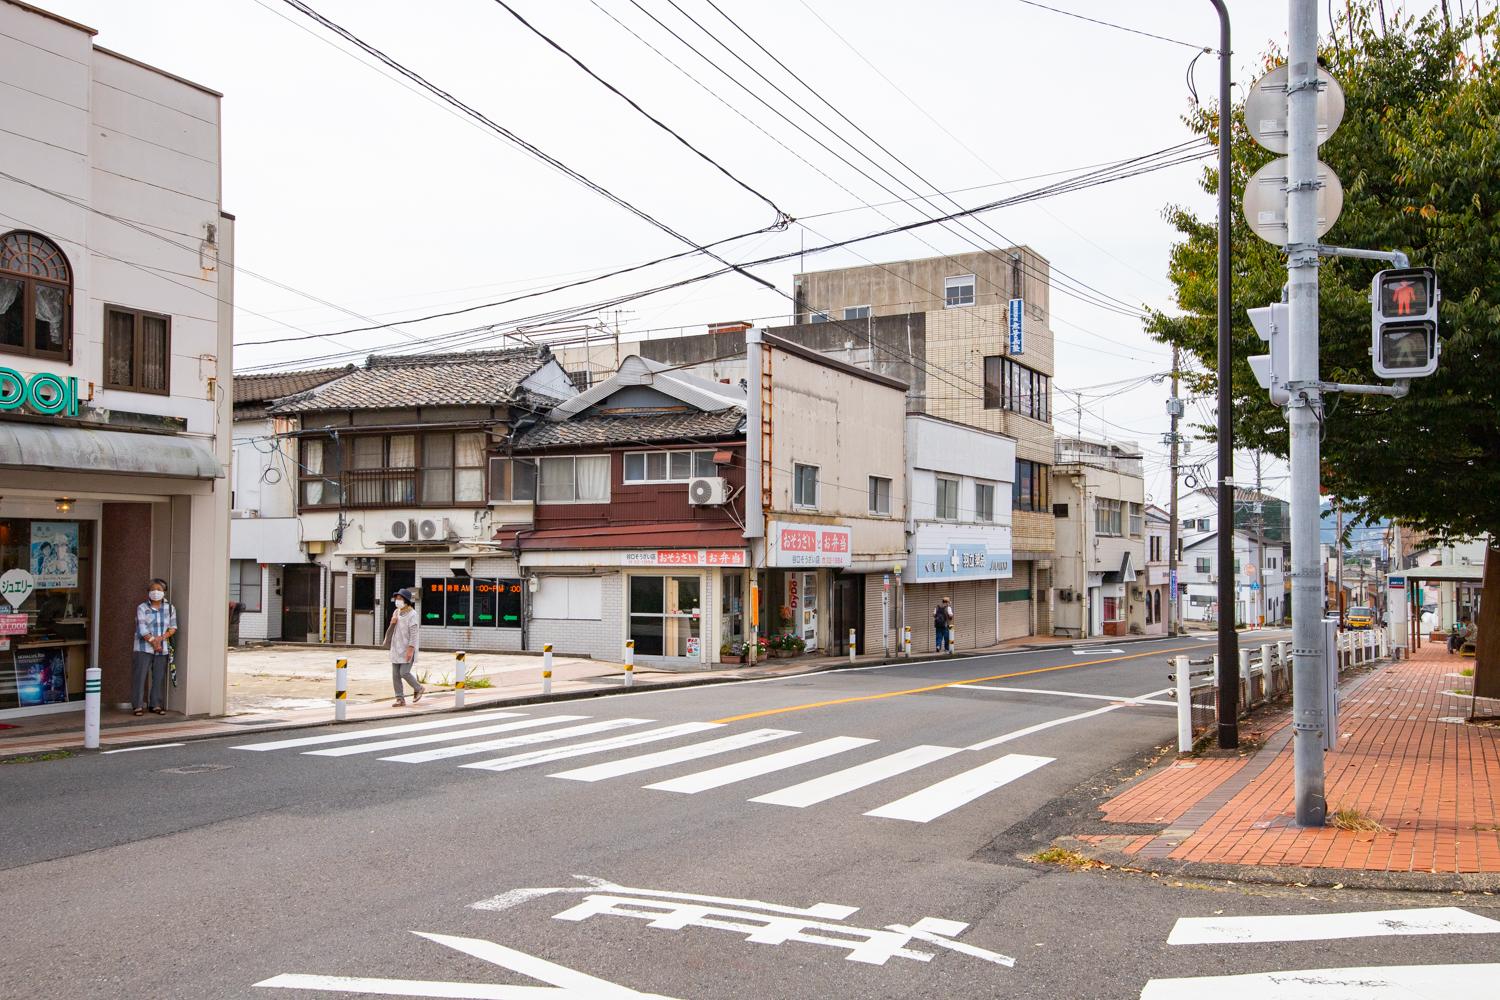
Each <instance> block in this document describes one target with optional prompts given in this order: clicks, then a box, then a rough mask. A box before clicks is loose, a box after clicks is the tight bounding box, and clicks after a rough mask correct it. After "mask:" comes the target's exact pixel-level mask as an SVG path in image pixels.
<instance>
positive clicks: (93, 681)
mask: <svg viewBox="0 0 1500 1000" xmlns="http://www.w3.org/2000/svg"><path fill="white" fill-rule="evenodd" d="M103 687H104V671H103V670H100V669H99V668H98V667H89V668H88V669H87V670H85V671H84V672H83V748H84V749H85V750H98V749H99V697H100V695H99V692H100V689H102V688H103Z"/></svg>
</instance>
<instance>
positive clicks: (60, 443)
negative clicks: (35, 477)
mask: <svg viewBox="0 0 1500 1000" xmlns="http://www.w3.org/2000/svg"><path fill="white" fill-rule="evenodd" d="M3 466H15V467H18V468H23V469H55V470H57V471H59V472H103V473H114V474H118V475H130V476H167V477H170V478H172V479H221V478H223V476H224V470H223V469H221V468H220V467H219V463H218V462H217V461H216V460H215V459H214V455H213V452H212V451H210V450H209V448H208V445H206V444H204V443H203V442H202V441H198V440H195V439H193V438H182V437H176V436H174V435H168V434H131V433H129V432H126V431H96V430H92V429H89V428H84V427H53V426H48V425H46V424H27V423H0V467H3Z"/></svg>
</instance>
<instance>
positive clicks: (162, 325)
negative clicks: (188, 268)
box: [104, 306, 172, 396]
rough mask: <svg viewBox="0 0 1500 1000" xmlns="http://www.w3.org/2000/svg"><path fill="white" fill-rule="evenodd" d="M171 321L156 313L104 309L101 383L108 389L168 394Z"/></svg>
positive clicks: (113, 308) (112, 307) (106, 307)
mask: <svg viewBox="0 0 1500 1000" xmlns="http://www.w3.org/2000/svg"><path fill="white" fill-rule="evenodd" d="M171 364H172V320H171V318H170V317H167V316H162V315H160V314H158V313H149V312H142V311H140V310H138V309H122V308H120V307H119V306H105V307H104V384H105V386H107V387H108V388H111V389H127V390H129V391H131V392H152V393H156V394H158V395H163V396H164V395H166V394H167V393H168V391H169V387H170V383H171V378H170V371H169V369H170V368H171Z"/></svg>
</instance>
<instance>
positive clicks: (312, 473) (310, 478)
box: [298, 438, 344, 507]
mask: <svg viewBox="0 0 1500 1000" xmlns="http://www.w3.org/2000/svg"><path fill="white" fill-rule="evenodd" d="M301 452H302V454H301V458H300V460H299V463H298V464H299V473H298V474H299V478H300V481H301V486H302V494H301V495H302V505H303V506H304V507H338V506H340V505H342V503H343V496H344V480H343V469H342V464H343V463H342V462H341V461H340V459H339V455H340V452H341V449H340V448H339V441H338V439H337V438H303V439H302V441H301Z"/></svg>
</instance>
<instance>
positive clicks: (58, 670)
mask: <svg viewBox="0 0 1500 1000" xmlns="http://www.w3.org/2000/svg"><path fill="white" fill-rule="evenodd" d="M16 700H17V702H18V703H19V704H20V705H21V706H22V707H26V706H29V705H51V704H53V703H54V702H59V701H67V700H68V682H67V653H66V651H65V650H62V649H37V650H27V651H26V652H24V653H17V654H16Z"/></svg>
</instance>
